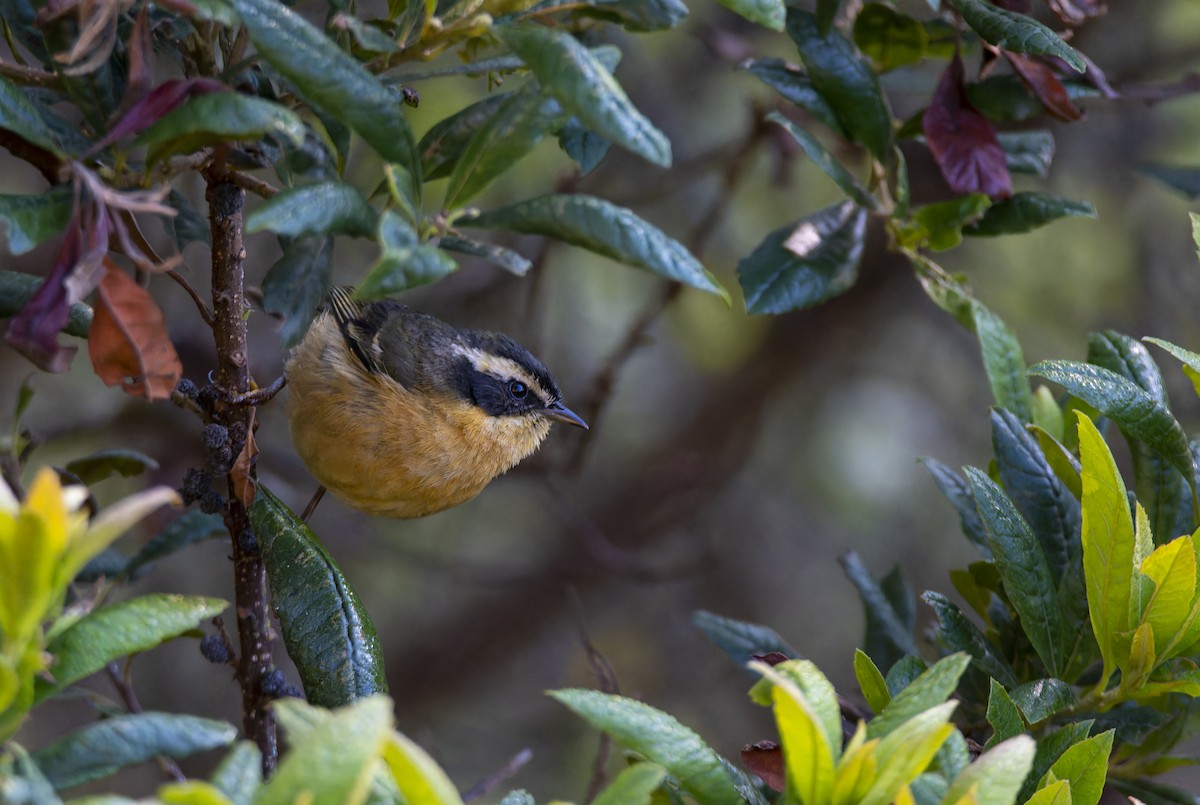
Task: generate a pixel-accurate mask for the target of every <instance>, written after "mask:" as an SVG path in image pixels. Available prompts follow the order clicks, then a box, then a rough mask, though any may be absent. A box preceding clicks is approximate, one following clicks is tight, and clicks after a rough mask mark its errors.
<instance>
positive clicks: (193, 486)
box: [179, 468, 212, 503]
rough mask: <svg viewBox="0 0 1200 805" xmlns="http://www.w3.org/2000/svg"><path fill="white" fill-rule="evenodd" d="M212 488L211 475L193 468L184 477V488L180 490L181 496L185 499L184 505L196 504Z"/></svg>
mask: <svg viewBox="0 0 1200 805" xmlns="http://www.w3.org/2000/svg"><path fill="white" fill-rule="evenodd" d="M211 486H212V476H211V475H209V474H208V473H207V472H205V471H204V470H198V469H195V468H192V469H190V470H188V471H187V474H186V475H184V476H183V487H182V488H181V489H180V490H179V496H180V497H182V498H183V502H184V503H195V502H196V501H197V500H200V499H201V498H203V497H204V496H205V495H206V494H208V490H209V487H211Z"/></svg>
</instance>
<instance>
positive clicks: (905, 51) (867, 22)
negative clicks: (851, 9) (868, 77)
mask: <svg viewBox="0 0 1200 805" xmlns="http://www.w3.org/2000/svg"><path fill="white" fill-rule="evenodd" d="M854 44H856V45H858V49H859V50H861V51H862V52H863V53H864V54H866V55H867V57H868V58H869V59H870V60H871V62H872V63H873V64H874V65H875V67H876V69H877V70H879V72H881V73H886V72H888V71H889V70H895V69H896V68H897V67H904V66H907V65H909V64H916V63H917V62H919V61H920V60H921V59H923V58H925V52H926V50H927V48H928V47H929V33H928V32H927V31H926V30H925V26H924V25H922V24H921V23H920V22H918V21H917V20H915V19H913V18H912V17H910V16H908V15H907V14H901V13H900V12H898V11H896V10H894V9H892V8H890V7H889V6H885V5H884V4H883V3H867V4H866V5H864V6H863V7H862V10H861V11H859V12H858V16H856V17H855V18H854Z"/></svg>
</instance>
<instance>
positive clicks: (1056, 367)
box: [1029, 361, 1195, 479]
mask: <svg viewBox="0 0 1200 805" xmlns="http://www.w3.org/2000/svg"><path fill="white" fill-rule="evenodd" d="M1029 373H1030V374H1031V375H1036V376H1038V377H1044V378H1046V379H1047V380H1050V381H1052V382H1054V383H1058V384H1059V385H1060V386H1062V387H1063V388H1065V389H1066V390H1067V391H1068V392H1070V393H1071V394H1073V395H1075V396H1076V397H1078V398H1080V399H1081V400H1083V401H1084V402H1086V403H1087V404H1089V405H1091V406H1093V407H1094V408H1096V410H1098V411H1099V412H1100V413H1101V414H1103V415H1104V416H1106V417H1108V418H1109V419H1111V420H1113V421H1114V422H1116V423H1117V424H1118V425H1120V426H1121V428H1122V429H1123V430H1124V431H1125V432H1126V433H1128V434H1129V435H1131V436H1133V437H1134V438H1136V439H1140V440H1141V441H1143V442H1145V443H1146V444H1147V445H1148V446H1149V447H1150V448H1152V449H1154V450H1156V451H1157V452H1158V453H1159V454H1161V455H1162V456H1163V457H1164V458H1165V459H1167V461H1169V462H1170V463H1171V465H1172V466H1173V467H1175V469H1177V470H1179V472H1180V473H1181V474H1182V475H1183V476H1184V478H1188V479H1191V478H1194V477H1195V469H1194V467H1193V465H1192V452H1191V449H1190V448H1189V447H1188V440H1187V435H1186V434H1185V433H1184V431H1183V428H1182V427H1181V426H1180V424H1179V423H1178V422H1177V421H1176V420H1175V417H1174V416H1173V415H1172V414H1171V411H1170V409H1169V408H1167V406H1166V405H1164V404H1163V403H1162V402H1161V401H1160V400H1157V399H1155V398H1154V396H1153V395H1151V394H1150V393H1148V392H1147V391H1145V390H1144V389H1142V388H1140V387H1139V386H1138V385H1137V384H1136V383H1134V382H1133V381H1131V380H1128V379H1127V378H1124V377H1122V376H1121V375H1119V374H1117V373H1116V372H1113V371H1110V370H1108V369H1104V368H1103V367H1100V366H1092V365H1091V364H1086V363H1077V362H1074V361H1043V362H1041V363H1039V364H1036V365H1035V366H1032V367H1030V369H1029Z"/></svg>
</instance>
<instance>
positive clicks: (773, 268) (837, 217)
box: [738, 201, 867, 313]
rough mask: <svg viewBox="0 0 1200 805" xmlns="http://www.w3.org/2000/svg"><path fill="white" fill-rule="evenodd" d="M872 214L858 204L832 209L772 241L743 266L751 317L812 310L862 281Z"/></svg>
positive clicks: (777, 233) (740, 271)
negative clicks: (859, 272) (868, 226)
mask: <svg viewBox="0 0 1200 805" xmlns="http://www.w3.org/2000/svg"><path fill="white" fill-rule="evenodd" d="M866 229H867V211H866V210H865V209H863V208H862V207H860V206H858V205H857V204H855V203H854V202H852V201H845V202H842V203H841V204H835V205H834V206H832V207H826V208H825V209H823V210H820V211H818V212H815V213H813V214H812V215H810V216H808V217H807V218H802V219H801V220H799V221H798V222H796V223H794V224H789V225H787V226H785V227H782V228H780V229H777V230H775V231H774V232H772V233H771V234H769V235H767V237H766V239H765V240H763V242H762V243H760V244H759V245H758V247H757V248H755V250H754V251H753V252H751V253H750V255H749V256H748V257H745V258H743V259H742V261H741V262H740V263H738V281H739V282H740V283H741V286H742V291H743V293H744V294H745V297H746V310H747V311H749V312H750V313H785V312H787V311H789V310H799V309H801V308H806V307H812V306H813V305H818V304H820V303H822V302H825V301H827V300H829V299H832V298H833V297H835V296H837V295H838V294H841V293H843V292H845V291H847V290H849V289H850V287H851V286H853V285H854V283H855V281H856V280H857V279H858V265H859V261H860V260H861V259H862V252H863V243H864V239H865V236H866Z"/></svg>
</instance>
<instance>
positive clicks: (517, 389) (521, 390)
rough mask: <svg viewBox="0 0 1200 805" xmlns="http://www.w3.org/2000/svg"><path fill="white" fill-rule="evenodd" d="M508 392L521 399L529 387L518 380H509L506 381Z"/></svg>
mask: <svg viewBox="0 0 1200 805" xmlns="http://www.w3.org/2000/svg"><path fill="white" fill-rule="evenodd" d="M508 393H509V394H511V395H512V396H514V397H516V398H517V399H518V400H521V399H524V398H525V395H526V394H528V393H529V388H528V387H527V386H526V385H525V384H524V383H522V382H521V381H520V380H510V381H508Z"/></svg>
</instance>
